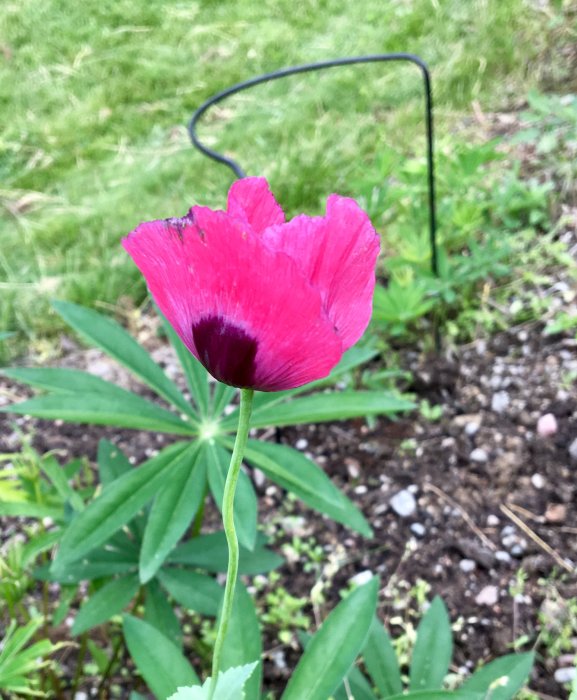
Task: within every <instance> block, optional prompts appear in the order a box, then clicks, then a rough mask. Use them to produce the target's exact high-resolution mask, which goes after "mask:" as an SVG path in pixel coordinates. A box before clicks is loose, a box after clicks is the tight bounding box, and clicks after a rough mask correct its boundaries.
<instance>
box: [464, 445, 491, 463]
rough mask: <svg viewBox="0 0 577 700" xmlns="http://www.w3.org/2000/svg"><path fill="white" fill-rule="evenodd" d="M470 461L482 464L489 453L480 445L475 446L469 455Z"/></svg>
mask: <svg viewBox="0 0 577 700" xmlns="http://www.w3.org/2000/svg"><path fill="white" fill-rule="evenodd" d="M469 459H470V460H471V462H478V463H479V464H484V463H485V462H486V461H487V460H488V459H489V455H488V454H487V452H486V451H485V450H484V449H483V448H482V447H477V448H475V449H474V450H473V451H472V452H471V454H470V455H469Z"/></svg>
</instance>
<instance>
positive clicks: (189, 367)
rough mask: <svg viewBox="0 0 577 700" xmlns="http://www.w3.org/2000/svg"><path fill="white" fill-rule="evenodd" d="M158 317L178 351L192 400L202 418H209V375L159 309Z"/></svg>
mask: <svg viewBox="0 0 577 700" xmlns="http://www.w3.org/2000/svg"><path fill="white" fill-rule="evenodd" d="M157 312H158V315H159V316H160V317H161V318H162V320H163V325H164V330H165V331H166V335H167V336H168V339H169V340H170V343H171V345H172V347H173V348H174V349H175V350H176V354H177V356H178V361H179V362H180V365H181V367H182V369H183V371H184V376H185V377H186V383H187V384H188V388H189V389H190V393H191V396H192V400H193V401H194V404H195V406H196V407H197V409H198V412H199V414H200V416H201V417H203V418H204V417H207V416H208V415H209V411H210V394H209V386H208V373H207V371H206V370H205V369H204V367H203V366H202V365H201V364H200V362H199V361H198V360H197V359H196V357H194V355H193V354H192V353H191V352H190V350H189V349H188V348H187V347H186V345H185V344H184V343H183V342H182V340H181V339H180V338H179V336H178V335H177V334H176V332H175V331H174V329H173V327H172V326H171V325H170V323H168V321H167V320H166V319H165V318H164V316H163V315H162V314H161V313H160V311H159V310H158V309H157Z"/></svg>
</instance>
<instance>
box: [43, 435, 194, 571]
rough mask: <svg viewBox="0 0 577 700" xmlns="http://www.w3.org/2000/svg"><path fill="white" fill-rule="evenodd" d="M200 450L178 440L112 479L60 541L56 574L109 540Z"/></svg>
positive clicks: (53, 566) (54, 564)
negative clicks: (169, 476)
mask: <svg viewBox="0 0 577 700" xmlns="http://www.w3.org/2000/svg"><path fill="white" fill-rule="evenodd" d="M192 449H196V447H195V446H194V447H193V448H191V447H190V446H189V445H187V444H183V443H177V444H175V445H171V446H170V447H167V448H166V449H165V450H163V452H161V453H160V454H159V455H157V456H156V457H153V458H152V459H150V460H148V461H147V462H145V463H144V464H142V465H141V466H140V467H138V469H133V470H132V471H130V472H128V473H127V474H124V475H123V476H121V477H120V478H119V479H116V481H114V482H112V484H110V485H109V486H108V487H107V488H106V489H105V490H104V491H103V492H102V493H101V494H100V496H98V497H97V498H96V499H95V500H94V501H92V502H91V503H90V505H89V506H88V507H87V508H86V509H85V510H83V511H82V512H81V513H78V514H77V515H76V516H75V518H74V519H73V520H72V522H71V523H70V525H69V526H68V528H67V529H66V531H65V532H64V535H63V537H62V540H61V543H60V549H59V551H58V554H57V556H56V560H55V561H54V563H53V565H52V569H53V571H54V573H55V574H57V575H58V574H61V573H65V572H66V568H67V565H68V564H70V563H71V562H73V561H76V560H77V559H79V558H80V557H82V556H83V555H84V554H86V553H87V552H89V551H90V550H92V549H94V548H95V547H98V546H99V545H101V544H103V543H104V542H106V540H107V539H108V538H109V537H111V535H113V534H114V533H115V532H116V531H117V530H119V529H120V528H121V527H123V526H124V525H126V523H128V522H129V521H130V520H132V518H133V517H134V516H135V515H136V514H137V513H138V511H139V510H140V509H141V508H142V507H143V506H144V505H145V504H146V503H147V502H148V501H150V500H151V499H152V497H153V496H154V495H155V493H156V492H157V491H158V489H159V488H160V486H161V484H163V483H165V482H166V479H167V476H168V475H169V474H170V473H171V472H172V471H173V470H174V469H177V468H178V466H181V465H182V464H183V463H188V460H189V459H190V452H191V451H192Z"/></svg>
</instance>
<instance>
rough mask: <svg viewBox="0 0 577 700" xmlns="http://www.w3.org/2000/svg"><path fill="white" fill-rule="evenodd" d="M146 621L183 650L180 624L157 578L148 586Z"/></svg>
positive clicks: (145, 609)
mask: <svg viewBox="0 0 577 700" xmlns="http://www.w3.org/2000/svg"><path fill="white" fill-rule="evenodd" d="M144 619H145V620H146V622H149V623H150V624H151V625H153V626H154V627H156V629H157V630H158V631H159V632H162V634H163V635H164V636H165V637H168V639H170V640H171V641H172V642H174V643H175V644H176V645H177V646H178V647H179V648H182V632H181V630H180V622H179V621H178V618H177V617H176V615H175V614H174V609H173V607H172V605H171V604H170V603H169V602H168V598H167V597H166V593H165V592H164V590H163V588H162V586H161V585H160V583H159V582H158V580H157V579H156V578H153V579H152V581H149V582H148V583H147V584H146V599H145V603H144Z"/></svg>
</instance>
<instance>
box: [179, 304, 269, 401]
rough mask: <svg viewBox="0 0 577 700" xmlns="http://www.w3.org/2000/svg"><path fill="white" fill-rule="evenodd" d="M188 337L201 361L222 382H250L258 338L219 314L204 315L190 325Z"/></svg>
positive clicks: (247, 386)
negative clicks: (191, 338) (189, 336)
mask: <svg viewBox="0 0 577 700" xmlns="http://www.w3.org/2000/svg"><path fill="white" fill-rule="evenodd" d="M192 337H193V340H194V344H195V346H196V349H197V351H198V356H199V359H200V361H201V362H202V364H203V365H204V366H205V367H206V369H207V370H208V371H209V372H210V373H211V374H212V376H213V377H214V378H215V379H218V380H219V381H220V382H223V383H224V384H231V385H232V386H238V387H243V388H251V387H253V386H254V374H255V363H254V359H255V356H256V351H257V347H258V342H257V341H256V340H255V339H254V338H253V337H252V336H250V335H249V334H248V333H247V332H246V331H244V330H243V329H242V328H239V327H238V326H235V325H234V324H232V323H230V321H227V320H226V319H224V318H222V317H221V316H207V317H206V318H203V319H201V320H200V321H199V322H198V323H196V324H195V325H194V326H193V327H192Z"/></svg>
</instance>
